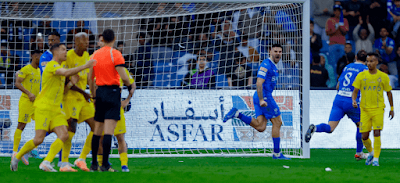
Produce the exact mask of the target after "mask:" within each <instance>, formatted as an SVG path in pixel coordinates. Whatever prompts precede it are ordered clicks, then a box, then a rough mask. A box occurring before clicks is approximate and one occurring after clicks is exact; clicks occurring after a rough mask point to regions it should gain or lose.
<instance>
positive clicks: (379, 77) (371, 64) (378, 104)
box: [352, 53, 394, 166]
mask: <svg viewBox="0 0 400 183" xmlns="http://www.w3.org/2000/svg"><path fill="white" fill-rule="evenodd" d="M378 58H379V56H378V54H376V53H369V54H368V56H367V66H368V70H367V71H364V72H361V73H360V74H358V75H357V77H356V79H355V81H354V83H353V86H354V91H353V94H352V99H353V107H354V108H358V106H360V111H361V123H360V132H361V134H362V141H363V143H364V146H365V148H366V149H367V150H368V152H369V155H368V158H367V160H366V161H365V164H366V165H370V164H371V163H372V166H379V155H380V154H381V130H382V129H383V118H384V117H383V114H384V112H385V101H384V99H383V91H386V94H387V97H388V99H389V104H390V112H389V118H390V120H391V119H393V117H394V111H393V96H392V92H391V90H392V87H391V86H390V84H389V83H390V79H389V76H388V75H387V74H386V73H384V72H381V71H380V70H378V69H377V68H376V66H377V65H378V63H379V61H378ZM358 91H361V101H360V104H359V105H357V94H358ZM371 129H374V149H373V150H372V144H371V140H370V139H369V133H370V132H371Z"/></svg>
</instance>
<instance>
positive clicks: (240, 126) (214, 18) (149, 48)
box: [0, 0, 310, 158]
mask: <svg viewBox="0 0 400 183" xmlns="http://www.w3.org/2000/svg"><path fill="white" fill-rule="evenodd" d="M0 4H1V19H2V20H3V21H2V24H1V25H2V26H1V28H2V32H1V33H0V35H1V46H2V50H4V49H5V50H7V51H5V52H4V53H3V51H2V54H3V55H2V56H3V58H5V59H2V61H3V60H5V61H3V62H0V81H1V84H0V99H1V100H0V101H1V102H0V133H1V136H0V137H1V138H0V156H11V153H12V144H13V138H14V131H15V129H16V128H17V125H18V109H19V107H21V106H18V101H19V97H20V95H21V92H20V91H19V90H18V89H17V88H16V87H14V83H15V76H14V75H15V72H17V71H18V70H19V69H21V68H22V67H23V66H25V65H27V64H29V63H30V62H31V59H32V58H31V55H30V53H32V51H34V50H41V51H46V50H47V49H48V46H47V45H46V44H47V35H48V34H49V33H50V32H51V31H57V32H58V33H59V34H60V41H61V43H65V44H66V45H67V47H68V48H69V49H74V48H75V45H74V34H76V33H78V32H81V31H84V32H86V33H88V34H89V46H88V52H89V53H90V54H91V53H92V52H93V51H94V50H96V49H98V42H99V34H101V33H102V31H103V30H105V29H108V28H111V29H113V30H114V32H115V33H116V45H115V48H117V49H119V50H120V51H121V52H122V54H123V55H124V58H125V60H126V63H127V69H128V70H129V71H130V73H131V75H132V76H133V77H134V78H135V81H136V84H137V86H138V89H137V91H136V92H135V94H134V97H133V98H132V99H131V101H130V105H129V107H128V109H127V111H126V112H125V119H126V134H125V140H126V143H127V145H128V149H129V150H128V156H129V157H177V156H193V157H200V156H271V155H272V152H273V151H272V149H273V142H272V136H271V130H272V126H271V124H270V122H269V123H268V124H267V128H266V130H265V131H264V132H258V131H256V130H255V129H253V128H252V127H250V126H249V125H246V124H245V123H243V122H241V121H240V120H238V119H233V120H229V121H228V122H226V123H223V122H222V119H223V117H224V115H225V114H227V113H228V111H229V110H230V109H231V108H232V107H236V108H238V109H239V111H240V112H242V113H245V114H247V115H251V116H255V112H254V104H253V94H254V92H255V81H256V77H257V69H258V67H259V65H260V63H261V62H262V61H263V60H264V59H267V58H268V57H269V53H268V50H269V48H270V47H271V46H272V45H273V44H275V43H279V44H282V45H283V55H282V59H281V61H280V62H279V63H278V64H277V68H278V69H279V74H280V75H279V77H278V78H276V80H277V85H276V88H275V91H274V93H273V96H274V99H275V101H276V102H277V104H278V105H279V107H280V110H281V117H282V120H283V124H282V127H281V151H282V153H283V154H285V155H288V156H289V157H297V158H310V147H309V144H308V143H305V141H304V134H305V133H306V131H307V128H308V126H309V106H310V102H309V97H310V96H309V91H310V89H309V88H310V84H309V82H310V78H309V70H310V65H309V62H310V43H309V35H310V30H309V29H310V27H309V26H310V21H309V20H310V0H267V1H261V0H252V1H244V0H240V1H235V2H231V1H228V0H218V1H211V0H204V1H201V3H200V2H199V1H193V0H186V1H182V0H175V1H173V2H170V1H165V0H164V1H161V0H154V1H152V2H144V1H140V0H117V1H105V0H97V1H92V2H87V0H75V1H63V2H60V1H56V0H50V1H43V0H30V1H29V0H28V1H26V0H15V1H12V2H2V3H0ZM47 22H49V23H47ZM203 57H205V58H204V59H203ZM202 74H203V75H202ZM199 78H200V79H199ZM126 96H127V91H125V90H123V92H122V97H126ZM89 132H90V127H89V126H88V125H86V124H84V123H82V124H79V125H78V128H77V132H76V134H75V136H74V138H73V140H72V148H71V157H77V156H79V153H80V152H81V149H82V147H83V144H84V143H85V139H86V136H87V135H88V133H89ZM33 137H34V121H32V122H31V123H30V124H28V125H27V126H26V128H25V130H24V131H23V133H22V139H21V143H20V147H21V146H22V145H23V144H24V143H25V142H26V141H28V140H30V139H32V138H33ZM55 138H56V136H55V135H54V134H51V135H49V136H48V137H46V139H45V141H44V143H43V144H42V145H40V146H39V147H38V150H39V153H40V155H45V154H47V152H48V149H49V147H50V144H51V143H52V142H53V141H54V140H55ZM112 148H113V150H112V154H111V157H118V151H117V148H118V142H117V139H114V140H113V145H112Z"/></svg>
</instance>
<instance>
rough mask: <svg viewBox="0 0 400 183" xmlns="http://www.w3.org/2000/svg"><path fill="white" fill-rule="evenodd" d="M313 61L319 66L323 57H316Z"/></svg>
mask: <svg viewBox="0 0 400 183" xmlns="http://www.w3.org/2000/svg"><path fill="white" fill-rule="evenodd" d="M312 60H313V62H314V63H316V64H319V63H320V62H321V56H319V55H314V56H313V57H312Z"/></svg>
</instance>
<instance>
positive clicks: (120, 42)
mask: <svg viewBox="0 0 400 183" xmlns="http://www.w3.org/2000/svg"><path fill="white" fill-rule="evenodd" d="M121 44H122V46H125V44H124V42H123V41H118V42H117V46H119V45H121Z"/></svg>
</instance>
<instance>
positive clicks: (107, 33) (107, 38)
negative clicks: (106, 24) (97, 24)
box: [103, 29, 115, 43]
mask: <svg viewBox="0 0 400 183" xmlns="http://www.w3.org/2000/svg"><path fill="white" fill-rule="evenodd" d="M103 39H104V42H105V43H111V42H112V41H114V39H115V34H114V31H113V30H112V29H106V30H104V31H103Z"/></svg>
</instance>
